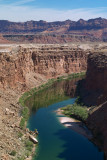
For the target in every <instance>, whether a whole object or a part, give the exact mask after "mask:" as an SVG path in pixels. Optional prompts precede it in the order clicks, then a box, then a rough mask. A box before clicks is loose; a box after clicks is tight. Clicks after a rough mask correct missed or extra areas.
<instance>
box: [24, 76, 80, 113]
mask: <svg viewBox="0 0 107 160" xmlns="http://www.w3.org/2000/svg"><path fill="white" fill-rule="evenodd" d="M80 79H81V78H76V79H72V80H62V81H60V82H55V83H54V84H53V85H52V86H51V87H49V88H46V89H43V90H41V91H39V92H38V93H35V94H34V95H33V96H32V97H30V98H28V99H27V100H26V105H27V106H29V108H30V109H32V111H37V110H38V109H39V108H41V107H47V106H49V105H51V104H53V103H57V102H60V101H62V100H67V99H69V98H70V97H74V96H75V91H76V86H77V82H78V81H79V80H80Z"/></svg>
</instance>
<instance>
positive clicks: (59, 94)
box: [26, 79, 104, 160]
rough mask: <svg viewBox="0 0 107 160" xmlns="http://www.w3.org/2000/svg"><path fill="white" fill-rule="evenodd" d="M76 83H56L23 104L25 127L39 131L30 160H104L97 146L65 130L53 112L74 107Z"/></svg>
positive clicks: (69, 81)
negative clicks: (26, 114) (26, 110)
mask: <svg viewBox="0 0 107 160" xmlns="http://www.w3.org/2000/svg"><path fill="white" fill-rule="evenodd" d="M78 80H79V79H72V80H65V81H61V82H55V83H54V84H53V85H52V86H51V87H49V88H47V89H44V90H42V91H41V92H39V93H38V94H37V93H36V94H35V95H34V96H32V97H30V98H29V99H28V100H27V101H26V104H27V105H28V106H29V107H30V109H31V115H30V118H29V121H28V127H29V129H30V130H33V131H34V130H35V129H37V130H38V131H39V135H38V137H37V139H38V141H39V144H38V145H37V147H36V151H35V156H34V158H33V160H104V154H103V152H100V150H99V149H98V148H97V146H95V145H94V144H93V143H91V142H90V141H89V140H88V139H87V138H85V137H84V136H82V135H80V134H78V133H76V132H75V131H73V130H71V129H69V128H66V127H64V126H63V125H62V124H61V123H60V122H59V120H58V117H59V116H58V115H57V114H56V112H55V111H56V110H57V109H58V108H60V107H63V106H66V105H68V104H73V103H74V101H75V98H74V97H75V91H76V84H77V81H78ZM74 123H75V122H74Z"/></svg>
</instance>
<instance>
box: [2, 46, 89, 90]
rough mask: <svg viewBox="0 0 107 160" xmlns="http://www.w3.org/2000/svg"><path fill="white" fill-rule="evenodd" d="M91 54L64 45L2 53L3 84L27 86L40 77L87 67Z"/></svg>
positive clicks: (81, 69) (20, 48)
mask: <svg viewBox="0 0 107 160" xmlns="http://www.w3.org/2000/svg"><path fill="white" fill-rule="evenodd" d="M86 68H87V54H86V53H85V51H83V50H82V49H75V48H74V49H73V48H70V47H64V46H62V47H61V46H52V45H50V46H47V45H46V46H39V47H36V48H23V47H21V46H19V47H17V48H16V49H14V50H13V51H10V52H9V53H0V87H3V88H8V87H11V88H18V89H25V88H26V87H27V86H29V83H30V82H31V84H32V86H34V85H35V82H36V80H37V79H39V78H41V77H42V78H43V77H44V78H46V79H48V78H55V77H58V76H61V75H63V74H70V73H76V72H81V71H86Z"/></svg>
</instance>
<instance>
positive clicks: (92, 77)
mask: <svg viewBox="0 0 107 160" xmlns="http://www.w3.org/2000/svg"><path fill="white" fill-rule="evenodd" d="M86 89H87V92H88V94H87V97H88V98H89V99H90V101H92V105H96V107H94V109H93V110H92V111H91V113H90V115H89V117H88V119H87V125H88V127H89V128H90V129H91V130H92V131H93V133H94V136H95V138H98V142H97V145H99V146H100V147H102V149H103V150H104V152H105V155H106V159H107V52H100V53H94V54H90V55H89V57H88V67H87V75H86ZM93 99H94V101H93Z"/></svg>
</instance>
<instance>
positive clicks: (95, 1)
mask: <svg viewBox="0 0 107 160" xmlns="http://www.w3.org/2000/svg"><path fill="white" fill-rule="evenodd" d="M98 17H102V18H107V0H0V20H9V21H15V22H25V21H30V20H35V21H39V20H44V21H48V22H53V21H64V20H68V19H70V20H75V21H77V20H79V19H84V20H88V19H91V18H98Z"/></svg>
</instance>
